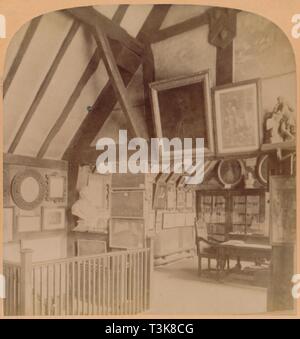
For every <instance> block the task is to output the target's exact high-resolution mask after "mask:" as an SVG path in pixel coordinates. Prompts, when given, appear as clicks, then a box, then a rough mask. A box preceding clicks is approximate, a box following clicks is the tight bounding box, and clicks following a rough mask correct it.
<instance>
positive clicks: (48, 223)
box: [42, 207, 66, 231]
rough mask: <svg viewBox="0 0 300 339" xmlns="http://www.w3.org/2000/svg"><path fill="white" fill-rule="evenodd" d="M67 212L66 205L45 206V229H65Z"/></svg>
mask: <svg viewBox="0 0 300 339" xmlns="http://www.w3.org/2000/svg"><path fill="white" fill-rule="evenodd" d="M65 214H66V213H65V208H64V207H53V208H52V207H43V209H42V215H43V231H53V230H62V229H65Z"/></svg>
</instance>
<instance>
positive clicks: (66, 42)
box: [8, 21, 80, 153]
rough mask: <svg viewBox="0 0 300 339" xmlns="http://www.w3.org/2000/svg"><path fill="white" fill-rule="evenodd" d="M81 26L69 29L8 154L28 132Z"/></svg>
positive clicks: (76, 23)
mask: <svg viewBox="0 0 300 339" xmlns="http://www.w3.org/2000/svg"><path fill="white" fill-rule="evenodd" d="M79 26H80V24H79V23H78V22H77V21H74V22H73V24H72V26H71V28H70V29H69V32H68V33H67V35H66V37H65V39H64V41H63V42H62V44H61V46H60V48H59V51H58V53H57V54H56V57H55V59H54V61H53V63H52V65H51V66H50V68H49V70H48V72H47V74H46V76H45V78H44V80H43V82H42V84H41V86H40V88H39V89H38V91H37V93H36V95H35V97H34V99H33V102H32V104H31V106H30V107H29V110H28V111H27V113H26V115H25V118H24V120H23V122H22V124H21V126H20V128H19V130H18V132H17V134H16V135H15V137H14V140H13V142H12V143H11V145H10V147H9V150H8V153H13V152H14V151H15V149H16V148H17V146H18V144H19V142H20V140H21V138H22V136H23V134H24V132H25V130H26V127H27V126H28V124H29V122H30V120H31V118H32V116H33V115H34V113H35V112H36V110H37V108H38V106H39V104H40V102H41V100H42V98H43V96H44V94H45V92H46V91H47V89H48V86H49V84H50V82H51V80H52V78H53V76H54V74H55V72H56V70H57V68H58V66H59V64H60V62H61V60H62V58H63V56H64V55H65V53H66V51H67V49H68V47H69V45H70V44H71V42H72V40H73V38H74V36H75V34H76V32H77V31H78V29H79Z"/></svg>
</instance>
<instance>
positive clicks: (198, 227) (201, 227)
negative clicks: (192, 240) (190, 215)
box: [195, 218, 208, 240]
mask: <svg viewBox="0 0 300 339" xmlns="http://www.w3.org/2000/svg"><path fill="white" fill-rule="evenodd" d="M195 231H196V238H199V237H201V238H204V239H206V240H208V231H207V224H206V222H205V221H204V220H203V219H202V218H199V219H198V220H197V221H196V223H195Z"/></svg>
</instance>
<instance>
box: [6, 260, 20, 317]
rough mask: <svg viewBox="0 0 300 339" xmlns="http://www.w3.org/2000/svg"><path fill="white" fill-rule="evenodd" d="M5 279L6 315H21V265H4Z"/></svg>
mask: <svg viewBox="0 0 300 339" xmlns="http://www.w3.org/2000/svg"><path fill="white" fill-rule="evenodd" d="M3 275H4V277H5V299H4V314H5V315H7V316H12V315H19V314H20V311H21V265H18V264H14V263H8V262H6V263H4V265H3Z"/></svg>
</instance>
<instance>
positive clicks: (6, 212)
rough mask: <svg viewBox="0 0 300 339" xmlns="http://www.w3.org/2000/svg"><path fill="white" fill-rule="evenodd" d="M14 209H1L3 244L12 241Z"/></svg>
mask: <svg viewBox="0 0 300 339" xmlns="http://www.w3.org/2000/svg"><path fill="white" fill-rule="evenodd" d="M14 221H15V209H14V207H13V206H12V207H4V208H3V242H4V243H7V242H10V241H13V238H14V224H15V222H14Z"/></svg>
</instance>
